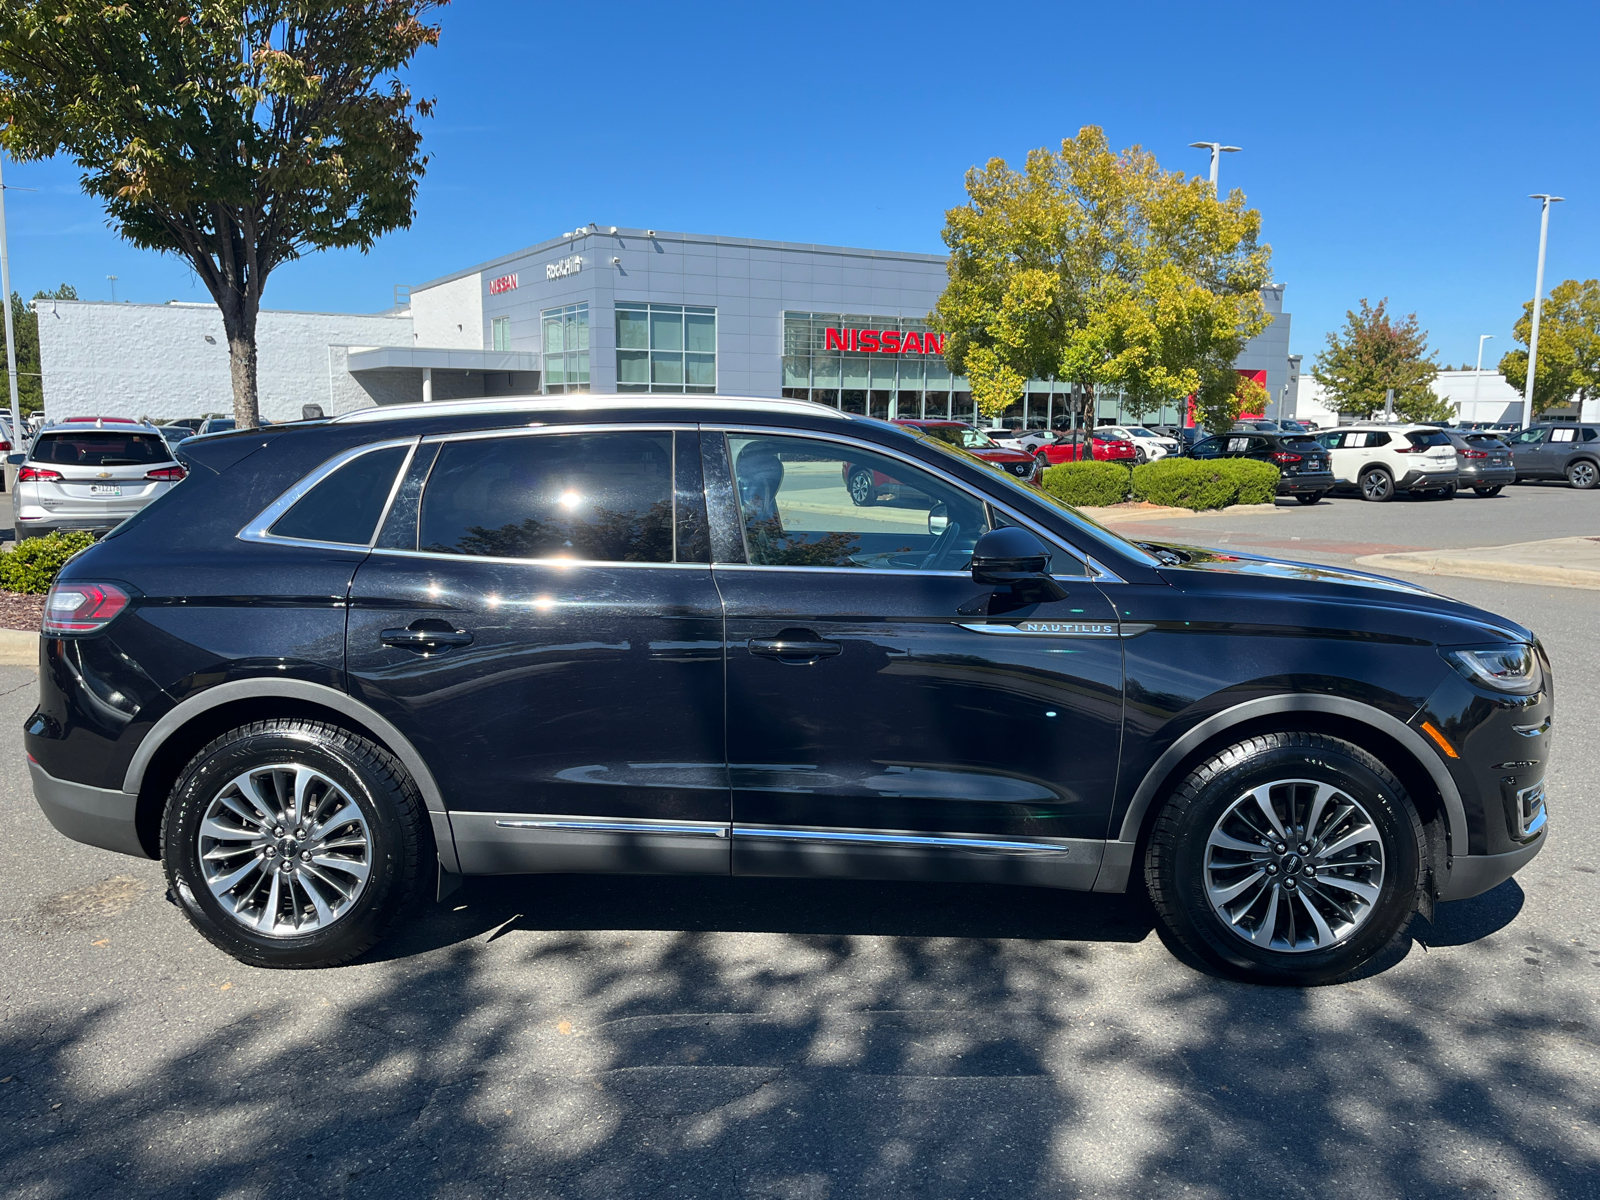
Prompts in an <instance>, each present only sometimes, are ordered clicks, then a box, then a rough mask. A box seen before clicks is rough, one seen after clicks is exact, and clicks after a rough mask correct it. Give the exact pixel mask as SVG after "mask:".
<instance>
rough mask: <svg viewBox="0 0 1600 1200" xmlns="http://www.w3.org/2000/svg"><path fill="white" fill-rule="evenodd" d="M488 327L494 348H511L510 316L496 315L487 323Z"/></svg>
mask: <svg viewBox="0 0 1600 1200" xmlns="http://www.w3.org/2000/svg"><path fill="white" fill-rule="evenodd" d="M489 328H490V329H491V330H492V331H493V334H494V341H493V343H492V344H493V346H494V348H495V349H496V350H509V349H511V318H510V317H496V318H495V319H494V320H493V321H491V322H490V323H489Z"/></svg>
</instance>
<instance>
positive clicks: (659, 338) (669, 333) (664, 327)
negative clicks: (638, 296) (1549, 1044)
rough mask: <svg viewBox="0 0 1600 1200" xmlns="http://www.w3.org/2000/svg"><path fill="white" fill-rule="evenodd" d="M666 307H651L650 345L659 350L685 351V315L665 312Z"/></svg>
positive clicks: (657, 305) (656, 305) (676, 312)
mask: <svg viewBox="0 0 1600 1200" xmlns="http://www.w3.org/2000/svg"><path fill="white" fill-rule="evenodd" d="M665 308H666V306H664V305H660V304H654V305H651V307H650V345H651V346H652V347H654V348H655V349H657V350H682V349H683V313H682V312H678V311H663V310H664V309H665Z"/></svg>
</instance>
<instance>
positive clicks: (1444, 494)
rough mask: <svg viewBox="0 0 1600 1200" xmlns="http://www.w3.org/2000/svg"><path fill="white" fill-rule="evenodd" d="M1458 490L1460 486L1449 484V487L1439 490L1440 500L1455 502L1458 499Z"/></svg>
mask: <svg viewBox="0 0 1600 1200" xmlns="http://www.w3.org/2000/svg"><path fill="white" fill-rule="evenodd" d="M1458 490H1459V485H1458V484H1454V483H1452V484H1448V485H1447V486H1445V487H1442V488H1440V489H1439V499H1441V500H1454V499H1455V498H1456V492H1457V491H1458Z"/></svg>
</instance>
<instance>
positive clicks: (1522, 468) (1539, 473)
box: [1511, 425, 1551, 479]
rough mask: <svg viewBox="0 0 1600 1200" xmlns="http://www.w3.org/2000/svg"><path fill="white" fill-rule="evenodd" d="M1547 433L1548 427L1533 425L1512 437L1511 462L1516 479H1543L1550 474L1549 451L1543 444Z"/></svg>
mask: <svg viewBox="0 0 1600 1200" xmlns="http://www.w3.org/2000/svg"><path fill="white" fill-rule="evenodd" d="M1549 432H1550V430H1549V427H1548V426H1544V425H1534V426H1531V427H1529V428H1527V429H1524V430H1521V431H1520V432H1518V433H1517V434H1515V435H1514V436H1513V437H1512V439H1511V460H1512V462H1513V463H1514V464H1515V465H1516V468H1517V478H1518V479H1543V478H1545V477H1546V476H1548V475H1549V474H1550V473H1551V471H1550V463H1549V461H1548V460H1549V457H1550V451H1549V448H1548V446H1547V445H1546V443H1545V438H1546V435H1548V434H1549Z"/></svg>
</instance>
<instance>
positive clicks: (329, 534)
mask: <svg viewBox="0 0 1600 1200" xmlns="http://www.w3.org/2000/svg"><path fill="white" fill-rule="evenodd" d="M405 456H406V447H404V446H390V447H388V448H387V449H384V450H373V451H370V452H369V453H367V454H363V455H361V456H360V457H358V458H353V459H351V460H350V461H349V462H347V463H345V464H344V466H342V467H340V468H339V469H338V470H336V471H334V472H333V474H331V475H329V476H328V477H327V478H326V479H324V480H322V481H321V482H320V483H318V484H317V485H316V486H315V487H313V488H312V489H311V490H310V491H309V492H307V493H306V494H305V495H304V496H301V497H300V499H299V500H297V501H295V505H294V507H293V508H291V509H290V510H289V511H288V512H286V513H284V514H283V516H281V517H279V518H278V519H277V520H276V521H275V522H273V525H272V528H271V529H270V530H268V532H269V533H270V534H271V535H272V536H273V537H285V538H303V539H304V540H306V541H310V542H338V543H340V544H341V545H348V546H365V545H367V544H368V543H369V542H371V541H372V531H373V530H374V529H375V528H377V525H378V518H379V517H381V516H382V515H383V506H384V505H385V504H387V503H388V502H389V491H390V489H391V488H392V487H393V486H394V476H395V472H396V471H398V470H399V469H400V463H401V462H402V461H403V460H404V459H405Z"/></svg>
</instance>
